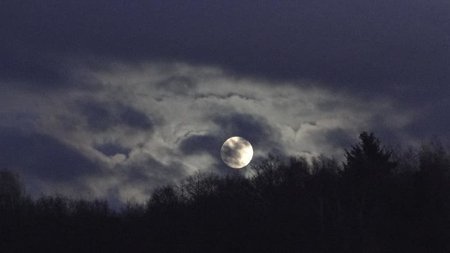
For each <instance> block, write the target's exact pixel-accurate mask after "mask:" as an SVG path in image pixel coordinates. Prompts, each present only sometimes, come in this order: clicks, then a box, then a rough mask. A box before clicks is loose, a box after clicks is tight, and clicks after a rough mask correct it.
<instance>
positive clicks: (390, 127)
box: [0, 63, 414, 202]
mask: <svg viewBox="0 0 450 253" xmlns="http://www.w3.org/2000/svg"><path fill="white" fill-rule="evenodd" d="M77 73H83V75H82V77H80V79H79V81H80V82H81V83H83V85H82V86H81V88H76V89H75V88H73V89H72V90H71V91H70V92H66V91H65V90H61V91H58V90H56V91H54V92H51V93H48V94H47V95H46V96H45V97H42V96H41V95H39V94H38V93H30V92H25V91H23V90H22V89H15V90H11V89H9V90H7V91H6V90H2V88H1V87H0V91H1V92H0V105H1V106H0V115H1V117H0V118H1V120H0V123H1V124H0V126H1V127H2V129H15V130H14V131H13V132H11V131H12V130H8V131H10V132H8V133H7V134H6V133H5V134H4V136H5V138H3V139H2V143H6V141H7V139H6V138H10V139H11V138H20V140H22V141H21V142H20V143H18V142H14V140H11V142H12V144H11V145H9V146H3V147H2V150H1V152H3V154H8V152H13V150H15V146H14V145H22V146H27V147H28V149H25V151H26V152H29V154H30V155H31V154H33V153H36V151H35V150H36V149H38V146H36V145H37V144H36V145H35V144H33V143H34V140H36V139H37V138H40V139H42V141H41V143H42V145H47V146H46V147H47V148H48V149H49V150H48V152H56V151H54V150H53V149H52V148H53V147H54V148H55V150H60V151H61V150H62V151H63V152H65V153H63V154H61V155H60V157H69V158H70V159H72V160H71V161H74V162H73V163H72V164H71V166H65V167H64V166H63V163H62V162H61V165H57V166H55V167H54V168H50V169H47V168H48V167H45V166H44V165H45V163H46V162H45V161H43V162H42V169H39V170H37V169H36V168H35V167H34V166H37V165H39V160H36V159H34V160H33V162H31V160H28V159H29V158H28V157H27V156H26V155H24V156H23V158H22V160H3V161H2V165H3V167H9V168H15V170H17V171H19V172H20V173H22V174H23V175H24V176H23V177H24V180H25V181H26V182H27V187H28V190H29V191H30V192H32V193H34V194H36V195H39V194H40V193H56V192H58V193H62V194H68V195H71V196H79V197H86V196H88V197H100V198H108V199H110V200H112V201H116V202H126V201H129V200H135V201H139V202H142V201H145V200H146V199H147V198H148V196H149V194H150V193H151V191H152V189H154V188H155V187H157V186H161V185H164V184H167V183H172V182H176V181H178V180H181V179H183V178H185V177H186V176H187V175H191V174H192V173H195V172H196V171H213V172H218V173H223V172H224V171H226V168H225V167H224V164H223V163H222V162H221V161H220V157H221V156H220V147H221V145H222V143H223V142H224V141H225V140H226V139H227V138H228V137H229V136H235V135H238V136H242V137H244V138H245V139H247V140H248V141H249V142H251V143H252V145H255V146H257V147H258V149H257V150H255V153H254V159H260V158H261V157H265V156H266V155H267V154H268V153H272V154H281V155H293V156H298V155H302V156H312V155H318V154H320V153H327V154H330V155H335V156H336V157H341V156H342V154H343V150H342V148H344V147H347V145H349V144H351V143H352V142H353V141H354V140H355V138H356V136H357V135H358V133H359V132H360V131H362V130H366V129H371V128H373V127H377V128H378V129H379V130H380V131H384V130H385V133H386V134H388V135H390V136H391V137H393V139H395V138H397V137H398V138H400V137H402V136H399V134H397V132H399V131H397V132H396V131H395V130H399V129H402V128H404V127H406V126H407V125H408V124H409V122H410V121H411V116H413V112H410V111H405V110H401V109H400V108H397V107H396V106H395V104H394V103H392V101H389V100H388V99H382V100H380V99H372V100H367V99H366V100H360V99H358V98H355V97H352V96H350V95H349V94H345V93H337V92H331V91H328V90H326V89H323V88H317V87H316V86H313V84H314V83H311V82H310V81H306V80H305V81H301V80H300V81H298V83H289V82H275V81H267V80H260V79H253V78H249V77H239V76H236V75H234V74H233V75H232V74H230V73H228V72H226V71H223V70H222V69H220V68H212V67H202V66H191V65H188V64H181V63H179V64H161V63H154V64H146V65H140V66H132V65H124V64H113V65H111V66H110V67H109V68H106V69H97V70H95V69H94V70H91V69H77V70H74V73H73V75H74V76H77V75H78V74H77ZM299 84H301V85H299ZM3 131H6V130H3ZM394 132H395V133H396V134H395V135H394V134H392V133H394ZM6 136H8V137H6ZM14 136H16V137H14ZM0 137H1V135H0ZM410 140H411V141H414V139H410ZM50 143H54V144H50ZM28 150H29V151H28ZM65 150H67V151H65ZM60 151H58V152H60ZM55 154H56V155H58V153H55ZM71 157H80V158H82V159H79V158H71ZM30 159H31V158H30ZM81 162H82V163H81ZM62 170H67V171H64V172H63V171H62ZM58 175H61V176H58ZM67 175H72V176H67Z"/></svg>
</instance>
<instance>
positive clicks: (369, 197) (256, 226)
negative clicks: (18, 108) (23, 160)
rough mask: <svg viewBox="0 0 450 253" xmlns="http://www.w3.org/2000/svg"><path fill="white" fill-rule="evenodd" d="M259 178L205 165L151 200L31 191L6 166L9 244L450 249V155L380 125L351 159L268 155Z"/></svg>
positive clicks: (3, 204)
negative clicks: (406, 147) (115, 201)
mask: <svg viewBox="0 0 450 253" xmlns="http://www.w3.org/2000/svg"><path fill="white" fill-rule="evenodd" d="M250 169H251V170H253V171H254V175H253V176H251V177H243V176H240V175H238V174H236V175H228V176H219V175H216V174H201V173H198V174H196V175H194V176H191V177H189V178H187V179H186V180H184V181H183V182H182V183H180V184H177V185H167V186H164V187H160V188H158V189H156V190H155V191H154V192H153V194H152V196H151V197H150V199H149V200H148V201H147V203H145V204H142V205H140V204H131V203H130V204H128V205H126V206H124V207H123V208H122V209H121V210H119V211H117V210H112V209H111V208H110V207H109V206H108V203H107V202H106V201H102V200H95V201H87V200H73V199H69V198H66V197H62V196H45V197H41V198H39V199H31V198H30V197H28V196H27V195H26V193H25V192H24V191H23V186H22V185H21V184H20V180H19V179H18V178H17V176H15V175H14V174H13V173H11V172H10V171H2V172H0V251H1V252H29V251H31V250H37V249H40V251H43V252H46V251H47V252H56V251H64V252H107V251H109V252H450V175H449V172H450V155H449V154H448V153H447V151H446V149H445V148H444V147H442V145H439V144H430V145H424V146H423V147H422V148H420V149H419V150H412V151H410V152H395V151H394V150H388V149H386V148H385V147H383V146H382V145H381V143H380V141H379V139H378V138H376V137H375V136H374V135H373V134H372V133H366V132H363V133H361V134H360V136H359V142H358V143H356V144H355V145H353V146H352V147H350V149H348V150H346V156H345V161H344V162H343V163H342V164H341V163H339V162H337V161H336V160H334V159H331V158H327V157H325V156H320V157H317V158H314V159H312V161H307V160H306V159H304V158H294V157H293V158H290V159H288V160H287V161H285V160H284V159H278V158H276V157H268V158H267V159H265V160H264V161H262V162H260V163H258V164H256V165H253V166H252V168H250Z"/></svg>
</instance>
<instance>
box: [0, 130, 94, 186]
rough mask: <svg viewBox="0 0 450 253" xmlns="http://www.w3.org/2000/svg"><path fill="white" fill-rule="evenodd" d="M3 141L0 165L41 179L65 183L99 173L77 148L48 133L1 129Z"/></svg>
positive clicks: (0, 137)
mask: <svg viewBox="0 0 450 253" xmlns="http://www.w3.org/2000/svg"><path fill="white" fill-rule="evenodd" d="M0 143H1V146H0V168H3V169H11V170H16V169H18V170H19V171H20V172H24V173H26V174H27V175H28V176H29V175H33V176H35V177H37V178H39V179H40V180H44V181H54V182H64V181H71V180H75V179H76V178H78V177H80V176H83V175H87V174H89V175H93V174H96V173H97V172H98V166H97V165H96V164H95V163H94V162H92V161H90V160H89V159H88V158H86V157H85V156H83V155H82V154H81V153H80V152H78V151H77V150H76V149H74V148H72V147H69V146H67V145H65V144H64V143H62V142H60V141H58V140H57V139H55V138H53V137H51V136H48V135H45V134H39V133H25V132H22V131H20V130H17V129H12V128H0Z"/></svg>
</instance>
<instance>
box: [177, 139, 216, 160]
mask: <svg viewBox="0 0 450 253" xmlns="http://www.w3.org/2000/svg"><path fill="white" fill-rule="evenodd" d="M222 143H223V141H222V139H221V138H219V137H218V136H210V135H192V136H189V137H188V138H186V139H184V140H183V141H182V142H181V143H180V146H179V148H180V150H181V151H182V152H183V153H184V154H186V155H193V154H199V153H203V152H206V153H208V154H210V155H211V156H213V157H218V156H219V155H220V146H222Z"/></svg>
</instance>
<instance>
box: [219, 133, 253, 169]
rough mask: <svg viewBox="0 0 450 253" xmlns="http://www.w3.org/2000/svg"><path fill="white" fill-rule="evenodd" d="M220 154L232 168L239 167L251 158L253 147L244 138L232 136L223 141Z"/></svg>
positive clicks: (245, 164) (243, 165) (247, 162)
mask: <svg viewBox="0 0 450 253" xmlns="http://www.w3.org/2000/svg"><path fill="white" fill-rule="evenodd" d="M220 155H221V157H222V161H223V162H224V163H225V164H226V165H228V166H229V167H231V168H233V169H241V168H243V167H245V166H247V165H248V164H249V163H250V161H251V160H252V157H253V147H252V144H250V142H248V141H247V140H246V139H244V138H242V137H239V136H234V137H231V138H229V139H228V140H226V141H225V142H224V143H223V145H222V148H221V149H220Z"/></svg>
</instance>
